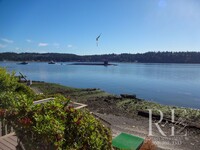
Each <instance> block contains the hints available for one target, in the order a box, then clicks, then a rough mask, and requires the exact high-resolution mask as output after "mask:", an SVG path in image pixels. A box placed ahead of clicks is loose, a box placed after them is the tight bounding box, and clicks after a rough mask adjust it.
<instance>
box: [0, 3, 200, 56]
mask: <svg viewBox="0 0 200 150" xmlns="http://www.w3.org/2000/svg"><path fill="white" fill-rule="evenodd" d="M100 33H101V37H100V38H99V43H98V47H97V46H96V41H95V39H96V37H97V36H98V35H99V34H100ZM199 50H200V1H199V0H0V52H7V51H9V52H40V53H44V52H58V53H74V54H80V55H86V54H108V53H117V54H119V53H138V52H139V53H143V52H147V51H199Z"/></svg>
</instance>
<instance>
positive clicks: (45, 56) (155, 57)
mask: <svg viewBox="0 0 200 150" xmlns="http://www.w3.org/2000/svg"><path fill="white" fill-rule="evenodd" d="M105 60H106V61H109V62H139V63H200V52H146V53H136V54H130V53H122V54H102V55H76V54H64V53H14V52H4V53H0V61H44V62H48V61H56V62H70V61H74V62H102V61H105Z"/></svg>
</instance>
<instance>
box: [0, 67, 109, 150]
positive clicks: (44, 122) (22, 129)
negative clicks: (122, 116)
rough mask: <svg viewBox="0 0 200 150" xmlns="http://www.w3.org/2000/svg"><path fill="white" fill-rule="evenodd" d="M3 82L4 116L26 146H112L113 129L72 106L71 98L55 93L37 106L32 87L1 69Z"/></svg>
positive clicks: (103, 149) (81, 149) (104, 149)
mask: <svg viewBox="0 0 200 150" xmlns="http://www.w3.org/2000/svg"><path fill="white" fill-rule="evenodd" d="M0 85H1V87H4V89H5V90H2V89H1V92H0V104H1V105H0V118H1V120H4V121H6V122H7V124H9V125H12V126H13V127H14V130H15V132H16V134H17V136H18V137H19V139H20V140H21V141H22V143H23V144H24V146H25V147H26V149H29V150H40V149H43V150H51V149H52V150H54V149H69V150H70V149H71V150H72V149H77V150H110V149H111V134H110V130H109V129H108V128H106V127H104V126H103V125H102V124H101V122H99V121H98V120H96V119H95V118H94V117H93V116H92V115H91V114H90V113H89V112H88V111H83V110H76V109H74V108H73V107H72V106H68V103H69V99H66V98H65V97H63V96H62V95H54V97H55V99H54V100H51V101H49V102H46V103H42V104H36V105H34V104H33V97H34V96H33V95H32V94H31V92H26V91H29V90H30V89H29V87H24V85H22V86H21V85H20V83H18V82H17V79H16V78H15V77H14V74H12V75H10V74H8V73H7V72H6V71H5V69H1V68H0ZM19 87H20V88H19ZM27 93H28V94H27ZM32 96H33V97H32Z"/></svg>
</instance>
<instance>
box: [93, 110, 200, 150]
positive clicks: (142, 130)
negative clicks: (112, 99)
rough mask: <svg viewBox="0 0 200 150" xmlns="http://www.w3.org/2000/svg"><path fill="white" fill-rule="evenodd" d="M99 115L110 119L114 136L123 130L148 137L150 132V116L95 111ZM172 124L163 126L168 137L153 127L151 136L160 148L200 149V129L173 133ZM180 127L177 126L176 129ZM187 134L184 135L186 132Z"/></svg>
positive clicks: (170, 149) (107, 119) (168, 149)
mask: <svg viewBox="0 0 200 150" xmlns="http://www.w3.org/2000/svg"><path fill="white" fill-rule="evenodd" d="M95 114H96V115H97V116H99V117H101V118H102V119H104V120H106V121H108V122H109V123H110V124H111V126H110V127H111V129H112V135H113V137H115V136H117V135H118V134H120V133H121V132H126V133H129V134H134V135H136V136H139V137H142V138H146V137H147V136H148V133H149V131H148V130H149V120H148V118H144V117H140V116H136V117H134V118H127V117H123V116H115V115H112V114H101V113H95ZM171 126H172V125H170V124H168V125H165V126H164V127H162V130H163V131H164V133H166V135H167V136H166V137H164V136H162V135H161V134H160V133H159V132H158V130H157V128H156V126H155V125H154V126H152V127H153V136H152V137H151V138H152V140H153V142H154V143H155V144H156V145H157V147H158V149H160V150H161V149H162V150H199V149H200V131H198V130H194V129H185V130H183V131H182V132H181V133H179V134H178V133H177V135H178V136H174V137H173V136H170V135H171ZM179 128H180V127H178V126H177V127H175V131H176V130H177V131H178V129H179ZM186 130H187V136H183V134H185V133H186Z"/></svg>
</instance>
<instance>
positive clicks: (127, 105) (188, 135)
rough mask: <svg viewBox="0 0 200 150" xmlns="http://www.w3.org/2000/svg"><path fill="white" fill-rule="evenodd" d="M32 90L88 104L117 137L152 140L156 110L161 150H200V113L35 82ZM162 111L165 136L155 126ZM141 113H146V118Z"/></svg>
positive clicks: (156, 132) (155, 136) (156, 140)
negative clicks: (125, 135) (130, 135)
mask: <svg viewBox="0 0 200 150" xmlns="http://www.w3.org/2000/svg"><path fill="white" fill-rule="evenodd" d="M31 87H32V88H33V89H34V90H36V91H38V93H43V94H44V95H51V94H57V93H60V94H62V95H65V96H66V97H69V98H70V99H71V100H72V101H76V102H81V103H85V104H87V108H88V109H89V110H90V111H91V112H93V113H94V114H95V115H96V116H98V117H100V118H102V119H103V120H105V121H106V122H108V123H109V124H110V128H111V129H112V133H113V137H115V136H116V135H118V134H119V133H120V132H126V133H130V134H134V135H136V136H140V137H142V138H146V137H148V136H149V133H150V132H149V125H150V124H149V121H150V120H149V113H148V109H152V110H153V111H152V135H151V136H150V138H151V139H152V140H153V142H154V143H155V144H156V145H157V148H158V149H165V150H198V149H200V128H199V125H200V110H193V109H189V108H179V107H172V106H164V105H160V104H156V103H153V102H149V101H145V100H141V99H137V98H136V97H135V98H127V97H123V96H116V95H112V94H109V93H106V92H104V91H101V90H100V89H76V88H71V87H65V86H61V85H58V84H50V83H44V82H33V85H32V86H31ZM158 109H159V110H160V111H162V112H163V114H164V116H163V120H162V121H161V122H160V123H159V127H160V129H161V130H162V131H163V133H164V135H162V134H161V131H159V130H158V128H157V127H156V124H155V123H158V122H159V120H160V119H161V118H160V117H159V116H160V113H159V111H156V110H158ZM171 109H174V121H170V120H171V111H170V110H171ZM139 112H145V113H146V116H145V115H141V114H140V113H139ZM155 116H157V117H155ZM172 129H174V130H173V131H174V134H172Z"/></svg>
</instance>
